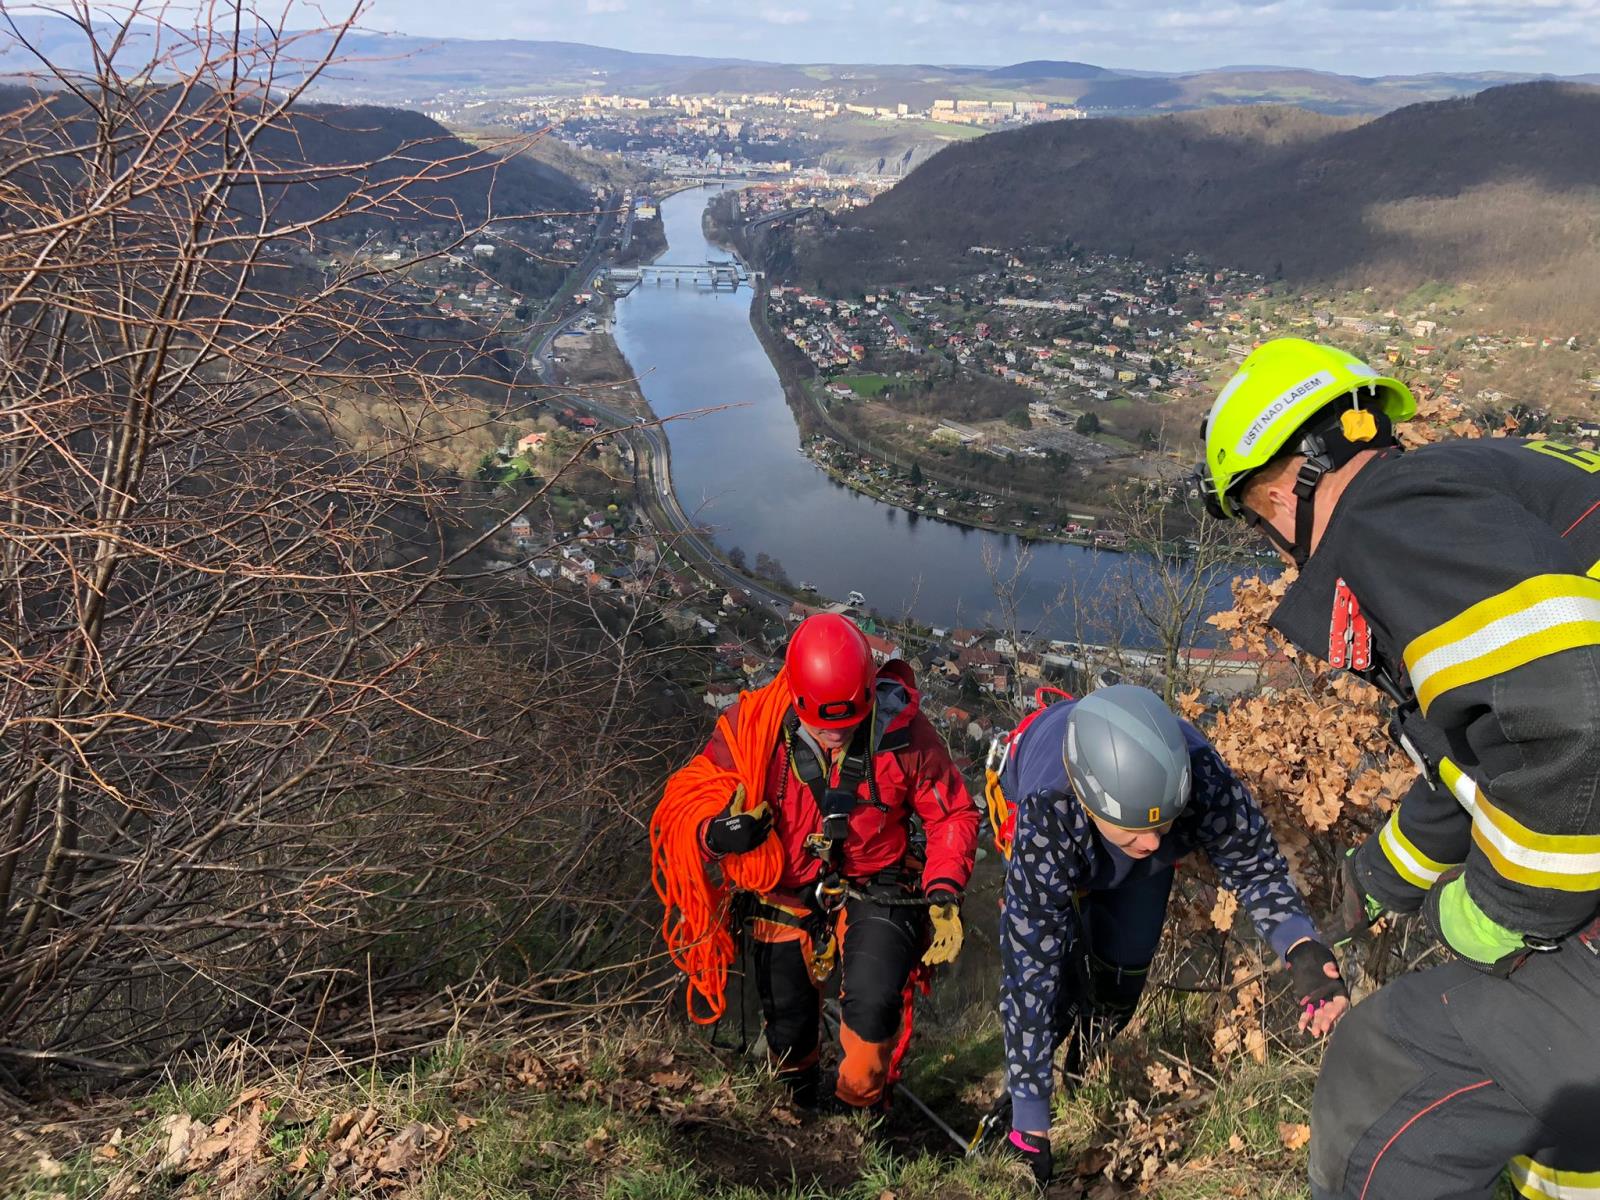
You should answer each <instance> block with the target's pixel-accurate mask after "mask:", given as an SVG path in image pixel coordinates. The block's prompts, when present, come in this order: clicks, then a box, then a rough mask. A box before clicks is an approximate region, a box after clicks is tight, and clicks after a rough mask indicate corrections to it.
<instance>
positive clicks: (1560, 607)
mask: <svg viewBox="0 0 1600 1200" xmlns="http://www.w3.org/2000/svg"><path fill="white" fill-rule="evenodd" d="M1595 644H1600V580H1597V579H1590V578H1588V577H1586V576H1583V575H1537V576H1535V577H1534V578H1532V579H1526V580H1524V581H1523V582H1521V583H1519V584H1517V586H1516V587H1513V588H1509V589H1507V590H1506V591H1504V592H1501V593H1500V594H1499V595H1498V596H1490V597H1489V598H1488V599H1487V600H1483V601H1480V602H1479V603H1477V604H1474V605H1473V606H1472V607H1471V608H1469V609H1467V610H1466V611H1465V612H1463V613H1460V614H1458V615H1457V616H1455V617H1452V618H1451V619H1450V620H1448V621H1446V622H1445V623H1444V624H1442V625H1438V626H1435V627H1434V628H1433V629H1430V630H1429V631H1428V632H1427V633H1424V634H1422V635H1421V636H1420V637H1418V638H1416V639H1415V640H1413V641H1412V642H1411V644H1410V645H1409V646H1407V647H1406V649H1405V654H1404V655H1403V657H1404V658H1405V663H1406V669H1407V670H1408V671H1409V672H1410V674H1411V684H1412V686H1413V687H1414V688H1415V689H1416V692H1417V700H1418V702H1419V703H1420V704H1421V705H1422V711H1423V712H1424V713H1426V712H1427V711H1428V707H1429V706H1430V705H1431V704H1432V703H1433V701H1434V700H1435V699H1436V698H1437V697H1438V696H1440V695H1441V694H1442V693H1444V692H1447V691H1449V690H1450V689H1451V688H1458V687H1463V686H1465V685H1467V684H1469V683H1476V682H1477V681H1478V680H1480V679H1488V678H1490V677H1491V676H1494V675H1501V674H1504V673H1505V672H1506V671H1510V670H1512V669H1513V668H1516V667H1520V666H1522V665H1523V664H1524V663H1530V662H1533V661H1534V660H1535V659H1539V658H1544V657H1546V656H1547V655H1551V654H1557V653H1559V652H1560V651H1562V650H1570V649H1572V648H1573V647H1575V646H1589V645H1595Z"/></svg>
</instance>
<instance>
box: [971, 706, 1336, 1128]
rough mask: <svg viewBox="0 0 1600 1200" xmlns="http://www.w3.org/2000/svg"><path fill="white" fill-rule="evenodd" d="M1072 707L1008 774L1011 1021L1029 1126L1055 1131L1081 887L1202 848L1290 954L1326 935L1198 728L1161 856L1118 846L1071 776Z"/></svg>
mask: <svg viewBox="0 0 1600 1200" xmlns="http://www.w3.org/2000/svg"><path fill="white" fill-rule="evenodd" d="M1072 708H1073V703H1072V702H1070V701H1069V702H1065V703H1060V704H1052V705H1051V706H1050V707H1049V708H1047V709H1045V710H1044V712H1042V713H1040V714H1039V716H1038V718H1037V719H1036V720H1034V721H1033V722H1032V723H1031V724H1030V725H1029V726H1028V727H1027V730H1026V731H1025V733H1024V736H1023V737H1022V738H1020V739H1019V740H1018V742H1017V744H1016V746H1015V747H1014V748H1013V750H1012V753H1011V757H1010V758H1009V759H1008V761H1007V763H1006V769H1005V771H1004V773H1003V774H1002V776H1001V787H1002V788H1003V790H1004V791H1005V793H1006V795H1007V796H1008V797H1011V798H1013V799H1014V801H1015V803H1016V812H1017V828H1016V838H1015V840H1014V841H1013V843H1012V848H1011V861H1010V863H1009V864H1008V866H1007V870H1006V883H1005V899H1004V903H1003V907H1002V910H1001V916H1000V963H1001V984H1000V1020H1001V1024H1002V1026H1003V1028H1004V1033H1005V1046H1006V1060H1007V1088H1008V1090H1009V1091H1010V1092H1011V1104H1012V1119H1013V1122H1014V1125H1015V1127H1016V1128H1018V1129H1047V1128H1049V1125H1050V1095H1051V1063H1052V1062H1053V1060H1054V1056H1055V1051H1056V1043H1057V1039H1058V1033H1059V1031H1058V1030H1057V1029H1056V1028H1055V1024H1054V1019H1053V1018H1054V1014H1055V1012H1056V1010H1057V998H1058V996H1059V994H1060V992H1061V989H1062V988H1063V986H1065V983H1066V981H1065V980H1064V979H1063V975H1064V973H1065V972H1066V971H1067V969H1068V964H1070V962H1071V961H1072V959H1073V955H1074V954H1075V953H1076V952H1077V950H1078V948H1079V946H1080V944H1081V943H1082V941H1083V939H1084V929H1083V922H1082V921H1081V920H1080V919H1079V916H1078V910H1077V901H1076V897H1077V894H1078V893H1079V892H1081V891H1107V890H1110V889H1113V888H1116V887H1118V886H1120V885H1122V884H1125V883H1129V882H1131V881H1133V880H1136V879H1139V878H1142V877H1144V876H1148V875H1149V874H1150V873H1151V872H1152V871H1157V870H1167V869H1170V868H1171V867H1172V865H1173V864H1174V863H1176V862H1177V861H1178V860H1179V859H1182V858H1184V857H1185V856H1187V855H1188V854H1189V853H1191V852H1192V851H1194V850H1202V851H1204V853H1205V855H1206V857H1207V858H1208V859H1209V860H1210V861H1211V864H1212V866H1213V867H1215V868H1216V871H1217V875H1218V876H1219V877H1220V878H1221V880H1222V883H1223V886H1225V887H1227V888H1228V889H1229V890H1230V891H1232V892H1234V893H1235V894H1237V895H1238V897H1239V900H1240V902H1241V903H1242V905H1243V907H1244V908H1245V910H1246V911H1247V912H1248V913H1249V914H1250V920H1251V921H1252V923H1254V925H1255V927H1256V930H1257V932H1259V933H1260V934H1261V936H1262V937H1263V938H1264V939H1265V940H1266V941H1267V942H1268V943H1269V944H1270V945H1271V946H1272V949H1273V951H1274V952H1275V953H1276V954H1277V955H1278V956H1279V957H1280V958H1281V957H1283V956H1285V955H1286V954H1287V953H1288V951H1289V948H1290V947H1291V946H1293V945H1294V944H1295V943H1296V942H1299V941H1301V940H1303V939H1305V938H1317V932H1316V928H1315V927H1314V926H1313V925H1312V923H1311V918H1310V916H1309V915H1307V913H1306V908H1305V903H1304V902H1303V901H1302V900H1301V898H1300V893H1299V892H1298V891H1297V890H1296V889H1295V886H1294V884H1293V882H1291V880H1290V878H1289V866H1288V864H1287V863H1286V862H1285V861H1284V858H1283V855H1282V853H1281V852H1280V851H1279V850H1278V843H1277V840H1276V839H1275V838H1274V837H1273V836H1272V829H1271V828H1270V827H1269V826H1268V824H1267V820H1266V817H1264V816H1263V815H1262V812H1261V809H1260V807H1259V806H1258V805H1257V804H1256V802H1255V800H1254V799H1253V798H1252V797H1251V795H1250V792H1249V790H1248V789H1247V788H1246V787H1245V786H1244V784H1243V783H1242V782H1240V780H1239V778H1238V777H1237V776H1236V775H1234V773H1233V772H1232V771H1230V770H1229V769H1228V767H1227V764H1225V763H1224V762H1223V761H1222V757H1221V756H1220V755H1219V754H1218V753H1217V752H1216V750H1215V749H1214V748H1213V747H1212V745H1211V743H1210V742H1208V741H1206V739H1205V737H1204V735H1203V734H1201V733H1200V731H1199V730H1197V729H1196V728H1195V727H1194V726H1192V725H1190V724H1189V723H1188V722H1184V723H1183V737H1184V742H1185V744H1186V745H1187V746H1188V749H1189V763H1190V778H1191V779H1192V780H1193V783H1192V785H1191V793H1190V798H1189V803H1188V804H1187V805H1185V806H1184V809H1183V812H1181V813H1180V814H1179V815H1178V819H1177V820H1176V821H1175V822H1173V825H1172V828H1171V830H1170V831H1168V832H1167V833H1166V834H1165V835H1164V836H1163V837H1162V839H1161V844H1160V845H1159V846H1158V847H1157V848H1156V850H1155V852H1154V853H1153V854H1151V855H1150V856H1149V857H1147V858H1141V859H1134V858H1131V857H1129V856H1128V855H1126V854H1124V853H1122V852H1121V851H1120V850H1118V849H1117V848H1116V847H1114V846H1111V845H1108V844H1107V843H1106V842H1105V841H1104V840H1103V839H1102V838H1101V837H1100V836H1099V835H1098V834H1097V833H1096V832H1095V828H1094V824H1093V822H1091V821H1090V819H1089V816H1088V814H1087V813H1086V812H1085V811H1084V808H1083V805H1081V804H1079V803H1078V801H1077V799H1076V798H1075V797H1074V796H1073V793H1072V785H1071V783H1070V782H1069V780H1068V779H1067V768H1066V763H1065V762H1064V760H1063V759H1062V755H1061V747H1062V744H1063V741H1064V739H1065V737H1066V725H1067V714H1068V713H1069V712H1071V711H1072ZM1317 940H1321V939H1320V938H1317ZM1089 949H1090V950H1091V951H1092V947H1091V948H1089Z"/></svg>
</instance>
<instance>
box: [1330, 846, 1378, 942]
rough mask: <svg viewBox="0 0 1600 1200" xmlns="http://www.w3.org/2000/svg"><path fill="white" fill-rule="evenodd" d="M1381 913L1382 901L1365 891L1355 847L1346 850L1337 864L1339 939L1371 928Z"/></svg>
mask: <svg viewBox="0 0 1600 1200" xmlns="http://www.w3.org/2000/svg"><path fill="white" fill-rule="evenodd" d="M1383 913H1384V908H1383V905H1382V903H1380V902H1379V901H1377V900H1374V899H1373V898H1372V897H1371V896H1370V895H1369V894H1368V893H1367V888H1366V884H1365V883H1364V882H1363V881H1362V878H1361V868H1360V866H1359V864H1358V863H1357V861H1356V852H1355V849H1354V848H1351V849H1349V850H1346V851H1345V852H1344V860H1343V861H1342V862H1341V863H1340V864H1339V920H1340V922H1341V923H1342V925H1343V928H1342V929H1341V931H1340V933H1339V934H1338V937H1339V939H1340V940H1341V941H1342V940H1343V939H1345V938H1348V937H1353V936H1354V935H1355V934H1358V933H1360V932H1361V931H1362V930H1363V929H1369V928H1371V926H1372V923H1373V922H1374V921H1376V920H1377V919H1378V918H1379V917H1381V916H1383Z"/></svg>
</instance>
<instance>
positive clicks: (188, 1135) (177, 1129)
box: [156, 1113, 205, 1175]
mask: <svg viewBox="0 0 1600 1200" xmlns="http://www.w3.org/2000/svg"><path fill="white" fill-rule="evenodd" d="M161 1124H162V1126H163V1127H164V1128H165V1130H166V1135H167V1139H166V1149H165V1150H164V1151H162V1154H161V1161H160V1162H159V1163H157V1164H156V1171H157V1172H158V1173H160V1174H162V1175H166V1174H169V1173H171V1172H173V1171H176V1170H177V1169H178V1168H179V1167H181V1166H183V1165H184V1163H186V1162H188V1161H189V1154H190V1151H191V1150H192V1149H193V1148H194V1143H195V1142H196V1141H198V1140H199V1139H200V1138H201V1137H202V1136H204V1134H205V1126H204V1125H202V1124H200V1123H199V1122H198V1121H196V1120H195V1119H194V1118H193V1117H191V1116H190V1115H189V1114H188V1113H178V1114H177V1115H176V1116H171V1117H166V1118H164V1119H163V1120H162V1122H161Z"/></svg>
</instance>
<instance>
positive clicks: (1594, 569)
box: [1584, 559, 1600, 579]
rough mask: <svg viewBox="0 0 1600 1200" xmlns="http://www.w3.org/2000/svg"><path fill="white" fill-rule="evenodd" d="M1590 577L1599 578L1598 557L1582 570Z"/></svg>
mask: <svg viewBox="0 0 1600 1200" xmlns="http://www.w3.org/2000/svg"><path fill="white" fill-rule="evenodd" d="M1584 574H1585V575H1587V576H1588V577H1589V578H1590V579H1600V559H1596V560H1595V564H1594V566H1592V567H1590V568H1589V569H1588V570H1587V571H1585V572H1584Z"/></svg>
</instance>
